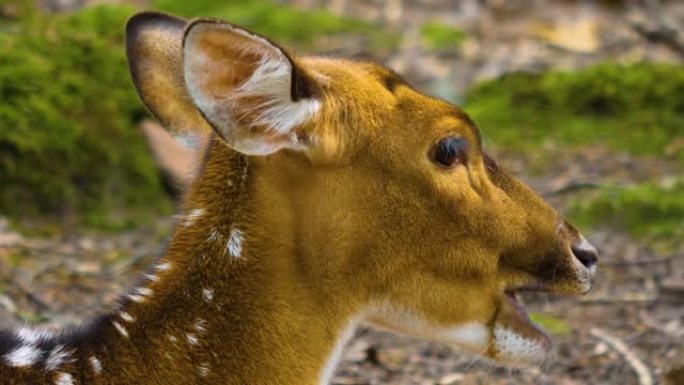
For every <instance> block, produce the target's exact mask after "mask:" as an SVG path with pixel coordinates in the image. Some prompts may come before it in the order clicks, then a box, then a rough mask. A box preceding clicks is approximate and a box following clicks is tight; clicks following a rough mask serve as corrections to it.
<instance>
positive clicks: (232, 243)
mask: <svg viewBox="0 0 684 385" xmlns="http://www.w3.org/2000/svg"><path fill="white" fill-rule="evenodd" d="M243 241H244V238H243V237H242V232H241V231H240V230H239V229H233V230H232V231H231V232H230V237H229V238H228V243H227V244H226V250H228V254H230V256H231V257H233V258H235V259H239V258H240V256H241V255H242V242H243Z"/></svg>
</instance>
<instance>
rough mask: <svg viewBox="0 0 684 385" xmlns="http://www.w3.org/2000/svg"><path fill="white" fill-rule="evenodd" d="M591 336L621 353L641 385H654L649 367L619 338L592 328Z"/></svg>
mask: <svg viewBox="0 0 684 385" xmlns="http://www.w3.org/2000/svg"><path fill="white" fill-rule="evenodd" d="M589 334H591V335H592V336H594V337H596V338H598V339H600V340H601V341H603V342H605V343H607V344H608V345H609V346H610V347H612V348H613V349H614V350H615V351H617V352H618V353H620V354H621V355H622V357H623V358H624V359H625V361H627V363H628V364H629V366H631V367H632V369H634V372H635V373H636V374H637V378H638V379H639V385H653V376H652V375H651V372H650V371H649V370H648V367H647V366H646V365H645V364H644V363H643V362H642V361H641V360H640V359H639V357H637V355H636V354H635V353H634V352H633V351H631V350H629V348H628V347H627V345H625V343H624V342H622V341H621V340H620V339H619V338H617V337H615V336H612V335H610V334H609V333H607V332H606V331H605V330H603V329H600V328H592V329H591V330H589Z"/></svg>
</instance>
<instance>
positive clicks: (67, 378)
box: [55, 373, 74, 385]
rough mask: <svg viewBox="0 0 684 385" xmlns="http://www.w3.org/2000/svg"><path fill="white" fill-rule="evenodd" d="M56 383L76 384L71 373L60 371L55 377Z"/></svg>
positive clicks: (58, 384)
mask: <svg viewBox="0 0 684 385" xmlns="http://www.w3.org/2000/svg"><path fill="white" fill-rule="evenodd" d="M55 385H74V377H72V376H71V374H69V373H59V374H57V378H56V379H55Z"/></svg>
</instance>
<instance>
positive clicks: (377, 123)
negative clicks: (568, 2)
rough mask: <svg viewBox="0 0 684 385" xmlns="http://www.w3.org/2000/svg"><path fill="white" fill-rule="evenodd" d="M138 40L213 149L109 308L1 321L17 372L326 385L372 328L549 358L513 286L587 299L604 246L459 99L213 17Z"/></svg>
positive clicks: (135, 55) (144, 24)
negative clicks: (142, 268) (163, 244)
mask: <svg viewBox="0 0 684 385" xmlns="http://www.w3.org/2000/svg"><path fill="white" fill-rule="evenodd" d="M125 36H126V51H127V55H128V60H129V66H130V72H131V77H132V80H133V83H134V85H135V88H136V90H137V92H138V94H139V96H140V98H141V100H142V102H143V104H144V105H145V106H146V107H147V109H148V110H149V111H150V113H151V114H152V115H153V116H154V117H155V118H156V119H157V120H158V121H159V122H160V123H161V124H162V125H163V126H164V127H165V128H166V129H168V130H169V132H185V133H187V132H197V133H208V134H209V135H210V140H209V143H208V145H207V147H206V151H205V153H204V155H203V160H202V164H201V166H200V168H199V171H197V172H196V174H195V176H194V179H193V181H192V182H191V183H190V185H189V186H188V187H187V189H186V191H185V192H184V194H183V197H182V199H181V202H180V204H179V205H180V208H179V210H180V214H179V216H178V220H177V223H176V225H175V228H174V230H173V235H172V237H171V239H170V241H169V243H168V246H167V248H166V250H165V252H164V253H163V255H162V256H161V257H160V258H159V259H158V260H157V261H156V262H155V263H154V265H153V266H151V267H150V268H149V269H148V271H147V272H146V273H145V274H144V275H142V277H141V279H140V282H139V284H138V285H137V286H136V287H135V288H133V289H132V290H131V291H129V292H127V293H126V294H124V295H123V296H122V298H121V300H120V301H119V302H118V303H117V304H116V305H115V306H113V308H112V309H111V310H109V311H107V312H106V313H105V314H104V315H102V316H100V317H98V318H97V319H94V320H90V321H88V322H86V323H84V324H82V325H80V326H76V327H72V328H67V329H64V330H54V331H53V330H48V329H41V328H40V327H36V326H30V325H25V326H23V327H19V328H15V329H10V330H5V331H2V332H0V379H1V381H0V382H1V383H2V384H3V385H19V384H21V385H26V384H31V385H39V384H51V385H81V384H96V385H100V384H102V385H105V384H107V385H114V384H139V385H153V384H171V385H180V384H224V385H229V384H230V385H233V384H250V385H267V384H268V385H276V384H277V385H286V384H297V385H315V384H319V385H324V384H328V383H330V381H331V378H332V376H333V374H334V369H335V366H336V364H337V363H338V361H340V357H341V354H342V352H343V349H344V346H345V343H346V342H347V341H348V340H349V339H350V338H351V337H352V335H353V333H354V330H355V329H356V328H357V326H358V325H359V324H360V323H367V324H370V325H375V326H377V327H380V328H384V329H387V330H391V331H394V332H397V333H403V334H408V335H412V336H417V337H421V338H426V339H431V340H436V341H441V342H443V343H445V344H448V345H453V346H459V347H462V348H465V349H467V350H470V351H472V352H474V353H476V354H479V356H481V357H484V358H486V359H490V360H493V361H495V362H500V363H503V364H507V365H519V364H520V365H541V364H542V363H543V362H544V361H545V360H547V359H548V358H549V357H550V356H551V355H552V354H553V343H552V341H551V339H550V337H548V335H547V334H546V333H545V332H544V331H543V330H542V329H541V328H540V327H539V326H537V325H536V324H534V323H533V322H532V321H531V320H530V319H529V317H528V314H527V311H526V309H525V307H524V306H523V305H522V303H521V302H520V300H519V299H518V294H519V293H521V292H528V291H535V292H543V293H554V294H565V295H582V294H586V293H587V292H588V291H589V290H590V289H591V287H592V284H593V278H592V277H593V275H594V271H595V269H596V265H597V261H598V253H597V251H596V249H595V248H594V247H593V246H592V245H591V244H590V243H589V242H588V241H587V240H586V239H585V238H584V237H583V235H581V234H580V232H579V231H578V230H577V229H576V228H575V227H573V226H572V225H571V224H570V223H569V222H568V221H567V220H566V219H564V217H563V216H561V215H560V214H559V213H558V212H556V211H555V210H554V209H553V208H551V207H550V206H549V205H548V204H547V203H545V202H544V201H543V200H542V199H541V198H540V197H539V196H538V195H536V194H535V193H534V192H533V191H532V190H531V189H530V188H529V187H527V186H526V185H525V184H524V183H523V182H521V181H519V180H518V179H516V178H514V177H513V176H511V175H510V174H508V173H507V172H506V171H505V170H504V169H503V168H502V167H500V166H499V165H498V164H497V163H496V162H495V160H494V159H493V158H491V157H490V156H488V155H487V153H486V152H485V151H484V149H483V144H482V137H481V134H480V131H479V129H478V127H477V126H476V125H475V123H474V122H473V121H472V120H471V119H470V118H469V117H468V115H467V114H466V113H465V112H464V111H463V110H462V109H461V108H459V107H457V106H455V105H453V104H451V103H449V102H446V101H443V100H440V99H437V98H433V97H430V96H427V95H425V94H423V93H420V92H418V91H417V90H415V89H414V88H412V87H411V86H410V85H409V84H408V83H407V82H406V81H405V80H404V79H403V78H402V77H401V76H400V75H398V74H397V73H395V72H393V71H391V70H389V69H387V68H385V67H383V66H381V65H379V64H375V63H372V62H365V61H353V60H346V59H340V58H329V57H322V56H301V57H299V56H298V57H295V56H294V55H292V54H290V53H289V52H288V51H287V50H285V49H284V48H282V47H281V46H279V45H277V44H276V43H274V42H272V41H271V40H269V39H267V38H265V37H262V36H260V35H258V34H256V33H253V32H250V31H248V30H246V29H244V28H241V27H239V26H236V25H233V24H231V23H229V22H225V21H221V20H215V19H207V18H199V19H193V20H186V19H182V18H179V17H176V16H172V15H167V14H163V13H156V12H151V11H146V12H142V13H138V14H136V15H134V16H133V17H132V18H131V19H130V20H129V21H128V23H127V25H126V30H125Z"/></svg>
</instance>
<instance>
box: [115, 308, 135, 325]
mask: <svg viewBox="0 0 684 385" xmlns="http://www.w3.org/2000/svg"><path fill="white" fill-rule="evenodd" d="M119 317H121V319H122V320H124V321H126V322H129V323H130V322H133V321H135V318H133V316H132V315H130V314H128V313H126V312H125V311H122V312H121V313H119Z"/></svg>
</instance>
